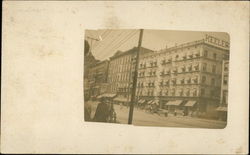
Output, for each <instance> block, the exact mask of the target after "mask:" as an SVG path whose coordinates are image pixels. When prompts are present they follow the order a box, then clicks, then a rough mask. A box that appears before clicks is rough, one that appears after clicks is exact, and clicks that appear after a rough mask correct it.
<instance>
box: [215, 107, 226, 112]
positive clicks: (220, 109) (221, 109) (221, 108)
mask: <svg viewBox="0 0 250 155" xmlns="http://www.w3.org/2000/svg"><path fill="white" fill-rule="evenodd" d="M216 110H217V111H227V107H218V108H217V109H216Z"/></svg>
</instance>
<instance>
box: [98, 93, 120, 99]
mask: <svg viewBox="0 0 250 155" xmlns="http://www.w3.org/2000/svg"><path fill="white" fill-rule="evenodd" d="M115 96H116V94H108V93H106V94H102V95H99V96H97V98H98V99H100V98H102V97H107V98H113V97H115Z"/></svg>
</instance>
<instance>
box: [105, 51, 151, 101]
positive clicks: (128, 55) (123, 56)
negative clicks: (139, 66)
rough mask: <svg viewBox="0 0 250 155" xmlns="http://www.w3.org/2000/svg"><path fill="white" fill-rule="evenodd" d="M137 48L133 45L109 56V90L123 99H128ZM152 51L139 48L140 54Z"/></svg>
mask: <svg viewBox="0 0 250 155" xmlns="http://www.w3.org/2000/svg"><path fill="white" fill-rule="evenodd" d="M136 51H137V48H136V47H134V48H132V49H130V50H128V51H125V52H121V51H117V52H116V53H115V54H114V55H113V56H112V57H110V64H109V70H108V84H109V92H110V93H116V94H117V95H118V97H120V98H123V100H127V101H129V100H130V97H131V89H132V83H133V79H132V78H133V74H134V69H135V59H136ZM148 53H153V51H152V50H150V49H146V48H143V47H142V48H141V50H140V56H143V55H145V54H148Z"/></svg>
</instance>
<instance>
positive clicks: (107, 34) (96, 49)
mask: <svg viewBox="0 0 250 155" xmlns="http://www.w3.org/2000/svg"><path fill="white" fill-rule="evenodd" d="M205 34H208V35H211V36H214V37H216V38H218V39H221V40H224V41H228V42H229V36H228V35H227V34H226V33H223V32H198V31H173V30H148V29H146V30H144V31H143V38H142V47H145V48H148V49H151V50H154V51H158V50H161V49H165V48H166V47H172V46H174V45H175V44H177V45H179V44H182V43H187V42H192V41H196V40H201V39H203V38H204V37H205ZM99 36H101V38H102V40H100V41H92V45H91V41H90V39H88V38H89V37H91V38H94V39H98V38H100V37H99ZM85 39H87V40H88V42H89V44H90V46H91V47H92V48H91V52H92V53H93V55H94V56H95V58H96V59H98V60H106V59H109V57H111V56H112V55H114V53H116V52H117V51H118V50H120V51H126V50H128V49H131V48H133V47H136V46H138V40H139V30H138V29H127V30H120V29H116V30H115V29H114V30H112V29H109V30H86V33H85Z"/></svg>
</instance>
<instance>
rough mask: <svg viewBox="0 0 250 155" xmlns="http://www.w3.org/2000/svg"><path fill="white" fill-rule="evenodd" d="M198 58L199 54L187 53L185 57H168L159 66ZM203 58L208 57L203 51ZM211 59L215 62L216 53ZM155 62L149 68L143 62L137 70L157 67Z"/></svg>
mask: <svg viewBox="0 0 250 155" xmlns="http://www.w3.org/2000/svg"><path fill="white" fill-rule="evenodd" d="M198 57H200V53H199V52H197V53H195V54H193V53H189V54H186V55H183V56H180V55H179V54H177V55H175V57H174V58H172V57H170V58H168V59H163V60H162V61H161V65H166V64H168V63H171V62H172V61H178V60H188V59H193V58H198ZM203 57H205V58H206V57H208V51H207V50H205V51H204V54H203ZM213 59H214V60H216V59H217V54H216V53H213ZM157 63H158V62H157V61H151V62H150V63H149V66H147V63H146V62H144V63H141V64H140V66H139V68H147V67H157Z"/></svg>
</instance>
